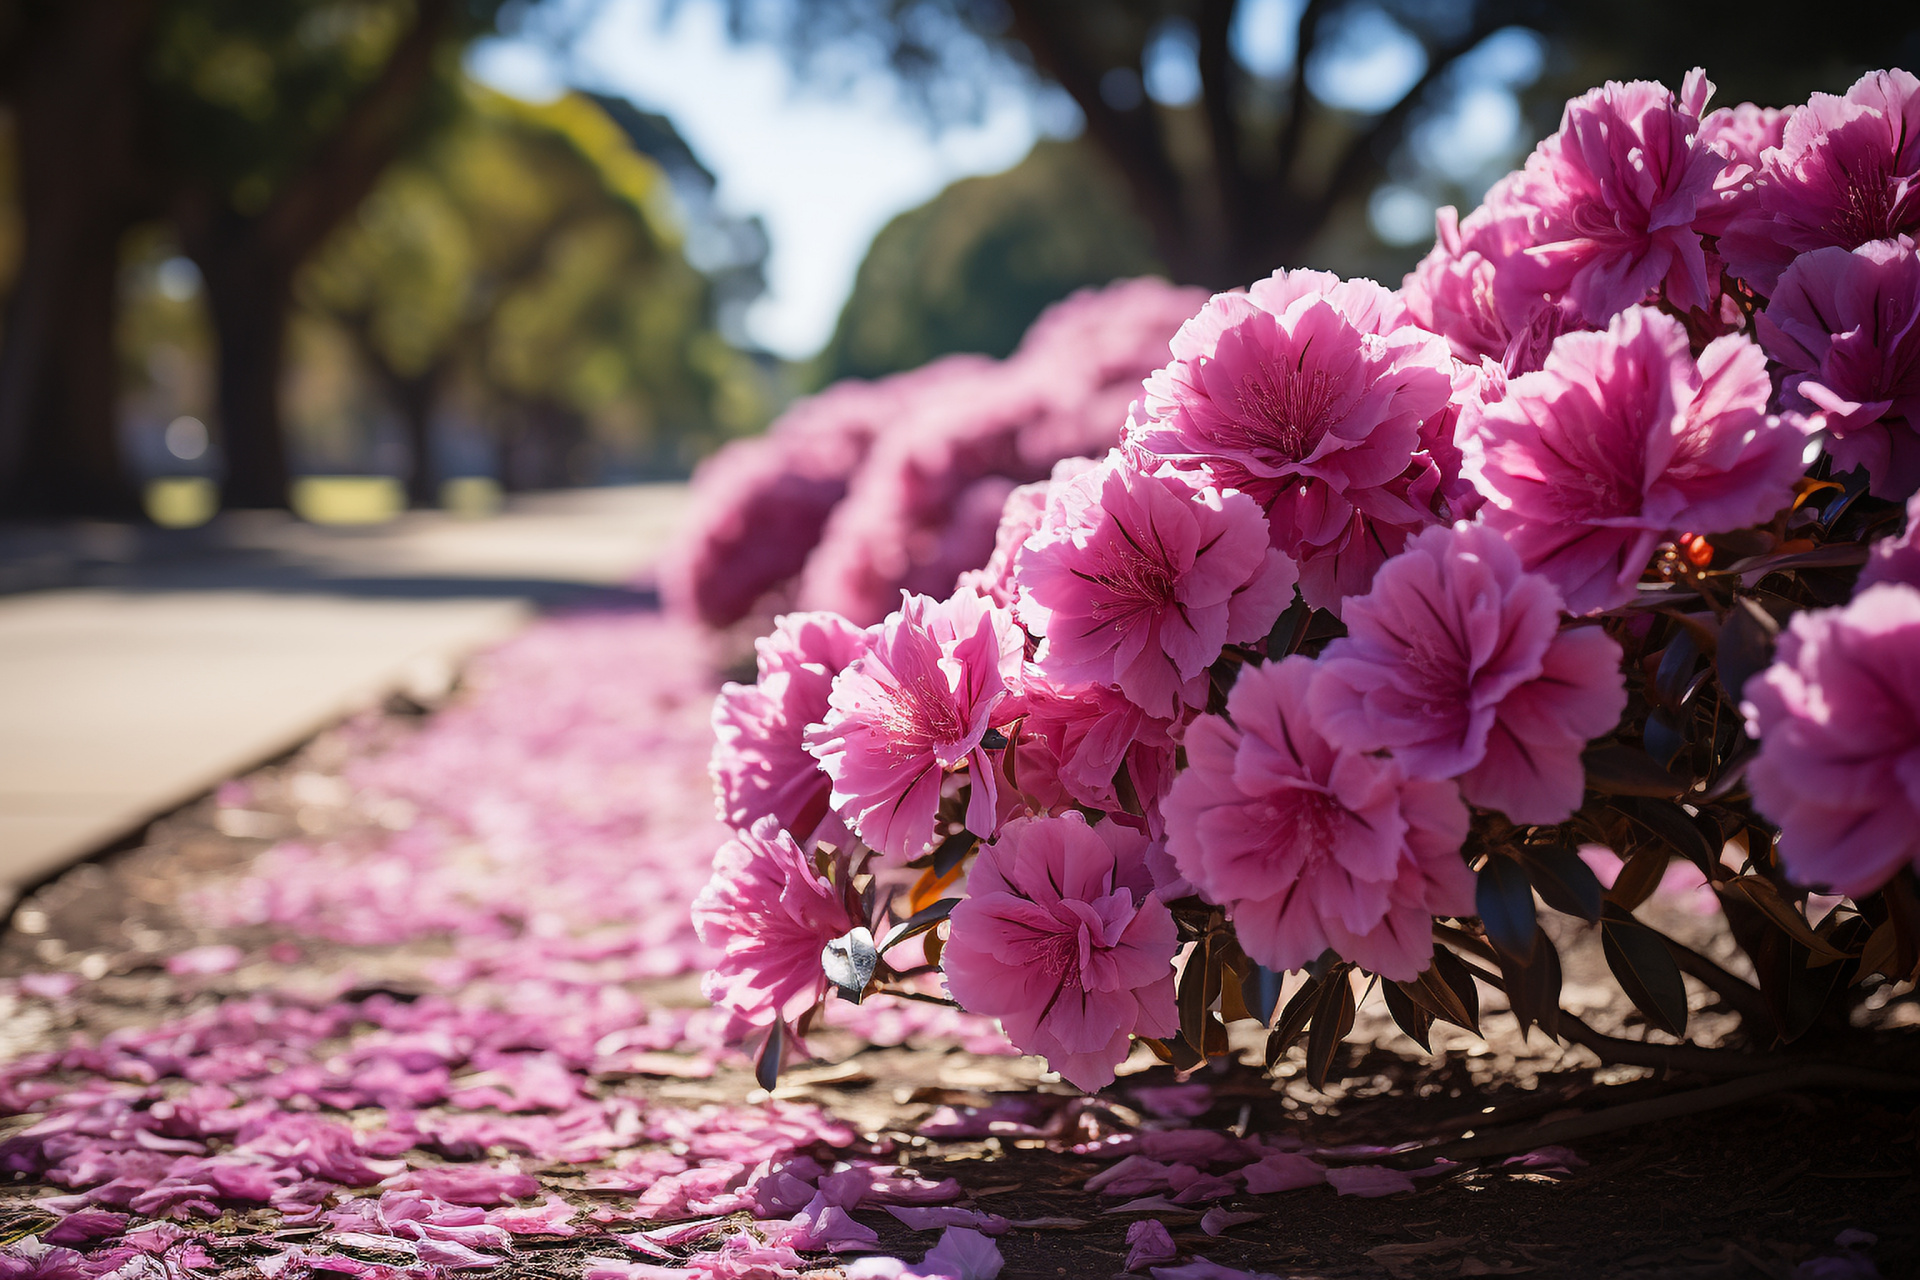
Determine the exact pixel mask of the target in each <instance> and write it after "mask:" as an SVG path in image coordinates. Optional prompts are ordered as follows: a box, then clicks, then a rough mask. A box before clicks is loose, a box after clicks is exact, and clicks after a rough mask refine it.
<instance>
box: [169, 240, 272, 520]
mask: <svg viewBox="0 0 1920 1280" xmlns="http://www.w3.org/2000/svg"><path fill="white" fill-rule="evenodd" d="M213 221H214V222H215V223H216V224H223V223H227V222H229V221H237V219H233V218H232V216H231V215H226V216H219V215H216V217H215V219H214V220H213ZM187 249H188V252H189V253H191V254H192V255H193V258H194V261H195V262H197V263H199V265H200V273H201V275H202V276H203V277H204V278H205V280H206V283H207V307H208V310H209V311H210V312H211V313H212V317H213V329H214V334H215V336H216V337H217V338H218V340H219V377H218V380H217V382H216V384H215V389H216V397H217V400H218V404H219V414H220V442H221V447H222V449H223V450H224V451H225V453H226V463H227V478H226V484H225V486H224V489H223V491H222V494H221V501H222V504H223V505H225V506H228V507H239V508H247V507H285V506H286V505H287V483H288V479H289V477H288V472H287V448H286V437H285V436H284V434H283V433H282V431H281V425H280V371H281V367H282V362H283V357H284V356H285V354H286V343H287V307H288V302H289V299H290V297H291V293H292V290H291V287H290V277H291V275H292V272H291V270H290V269H289V268H288V267H286V266H285V265H284V264H281V263H277V262H273V261H271V260H265V255H262V254H260V253H258V252H255V251H254V245H253V243H252V239H251V237H249V236H248V235H247V234H246V231H245V230H244V229H243V228H235V227H227V226H222V228H221V231H220V232H218V233H214V234H212V235H209V234H206V233H205V232H204V231H203V232H201V233H199V234H195V235H193V236H191V237H190V238H189V239H188V243H187Z"/></svg>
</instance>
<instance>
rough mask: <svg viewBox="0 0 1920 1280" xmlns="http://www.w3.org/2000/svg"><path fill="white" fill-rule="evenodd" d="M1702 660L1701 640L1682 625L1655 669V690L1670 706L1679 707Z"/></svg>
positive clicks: (1663, 652) (1661, 655) (1662, 653)
mask: <svg viewBox="0 0 1920 1280" xmlns="http://www.w3.org/2000/svg"><path fill="white" fill-rule="evenodd" d="M1699 661H1700V642H1699V641H1698V640H1696V639H1695V638H1694V634H1693V632H1692V631H1691V630H1689V629H1688V628H1686V627H1681V628H1680V629H1679V631H1678V634H1676V635H1675V636H1674V637H1673V639H1672V640H1671V641H1669V642H1668V643H1667V647H1666V648H1665V649H1664V650H1663V651H1662V652H1661V654H1660V665H1659V666H1658V667H1657V668H1655V669H1654V673H1653V690H1654V692H1655V693H1656V694H1657V695H1659V698H1660V700H1661V701H1662V702H1663V703H1665V704H1666V705H1667V706H1669V707H1673V708H1678V707H1679V706H1680V704H1681V702H1682V701H1683V699H1684V698H1685V696H1686V692H1687V686H1688V685H1689V684H1690V683H1692V681H1693V669H1694V667H1695V666H1696V665H1697V664H1698V663H1699Z"/></svg>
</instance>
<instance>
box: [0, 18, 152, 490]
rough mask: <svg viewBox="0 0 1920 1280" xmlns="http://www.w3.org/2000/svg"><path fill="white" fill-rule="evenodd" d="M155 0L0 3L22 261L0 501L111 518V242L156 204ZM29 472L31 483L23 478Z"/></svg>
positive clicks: (117, 478)
mask: <svg viewBox="0 0 1920 1280" xmlns="http://www.w3.org/2000/svg"><path fill="white" fill-rule="evenodd" d="M158 8H159V0H0V100H4V102H5V104H6V106H7V107H8V108H9V110H10V113H11V115H12V118H13V135H14V143H15V146H14V152H15V157H16V165H15V170H14V172H15V183H16V187H17V191H18V199H19V208H20V220H21V225H22V231H21V245H20V269H19V270H18V272H17V273H16V274H15V276H14V279H13V282H12V283H13V287H12V291H11V293H10V294H9V296H8V298H7V307H6V322H5V331H4V333H5V340H4V345H3V346H0V508H3V507H12V508H14V509H18V510H29V511H61V512H69V511H70V512H83V513H88V514H100V515H123V514H127V513H128V512H130V511H131V510H132V509H133V495H132V493H131V490H130V489H129V488H128V486H127V483H126V481H125V479H124V477H123V474H122V471H121V467H120V461H119V455H118V452H117V449H116V442H115V438H114V423H113V412H114V404H113V400H114V369H115V353H114V342H113V318H114V306H115V285H116V280H117V265H118V260H119V246H120V239H121V237H122V235H124V234H125V232H126V231H127V229H128V228H129V227H130V226H132V225H133V224H134V223H135V222H136V221H138V220H140V219H142V218H145V217H151V216H153V215H155V214H156V213H157V212H158V211H159V202H158V201H157V200H156V198H155V192H154V188H153V171H152V168H151V159H152V144H153V138H152V135H151V132H150V127H151V125H152V116H151V113H150V110H149V107H150V103H149V101H148V99H147V95H146V92H145V84H144V82H145V75H144V68H145V56H146V51H147V48H148V42H149V40H150V38H151V34H152V30H153V25H154V22H155V19H156V14H157V11H158ZM29 478H30V479H29Z"/></svg>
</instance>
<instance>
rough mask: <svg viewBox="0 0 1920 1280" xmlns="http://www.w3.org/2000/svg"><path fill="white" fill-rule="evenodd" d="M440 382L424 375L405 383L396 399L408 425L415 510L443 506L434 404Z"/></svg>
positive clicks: (409, 480)
mask: <svg viewBox="0 0 1920 1280" xmlns="http://www.w3.org/2000/svg"><path fill="white" fill-rule="evenodd" d="M435 383H436V379H434V378H433V377H431V376H429V375H426V374H422V375H421V376H419V377H415V378H407V379H404V380H402V381H401V382H400V383H399V385H398V386H397V387H396V392H397V394H396V395H395V397H394V398H395V399H396V400H397V401H398V402H399V404H400V415H401V417H402V418H403V419H404V420H405V421H406V425H407V452H408V454H409V455H410V456H411V459H412V470H410V471H409V472H407V503H408V505H410V506H414V507H437V506H439V505H440V489H439V485H438V484H437V483H436V482H437V481H438V480H439V478H440V477H439V473H438V472H437V471H436V470H435V469H434V465H433V404H434V399H435V396H434V389H435Z"/></svg>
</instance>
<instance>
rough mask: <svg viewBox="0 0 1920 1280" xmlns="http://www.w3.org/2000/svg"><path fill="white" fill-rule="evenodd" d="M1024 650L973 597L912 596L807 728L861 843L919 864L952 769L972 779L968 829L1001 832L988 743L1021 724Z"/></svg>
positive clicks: (840, 809)
mask: <svg viewBox="0 0 1920 1280" xmlns="http://www.w3.org/2000/svg"><path fill="white" fill-rule="evenodd" d="M1025 653H1026V637H1025V636H1024V635H1022V634H1021V631H1020V628H1019V627H1018V626H1017V625H1015V623H1014V621H1013V614H1012V613H1011V612H1009V611H1008V610H1006V609H1002V608H998V607H996V606H994V605H993V604H992V603H991V602H990V601H988V600H986V599H984V598H982V597H980V596H978V595H975V594H974V593H972V592H970V591H961V592H957V593H955V594H954V595H953V596H952V597H950V598H949V599H946V600H940V601H936V600H932V599H929V598H928V597H926V596H912V595H905V594H904V593H903V595H902V598H901V603H900V609H899V610H898V611H897V612H896V613H894V614H893V615H892V616H891V617H889V618H888V619H887V620H886V621H885V622H884V623H882V624H880V628H879V634H878V635H877V636H876V637H875V638H874V641H873V645H872V647H871V648H870V649H869V650H868V651H867V652H866V653H865V654H864V655H862V656H861V657H860V658H859V659H857V660H856V661H855V662H854V663H853V664H852V665H851V666H849V667H848V668H847V669H846V670H845V671H842V672H841V673H840V674H839V675H838V676H836V677H834V681H833V689H832V692H831V693H830V694H829V696H828V705H829V710H828V712H827V716H826V719H825V721H824V722H822V723H821V724H817V725H814V726H813V727H811V728H809V729H808V730H807V733H806V744H807V750H808V751H810V752H811V753H812V754H813V756H814V758H815V759H817V760H819V761H820V765H821V767H822V768H823V769H825V770H826V772H827V776H828V777H830V778H832V779H833V793H832V804H833V809H834V811H835V812H836V813H838V814H839V815H840V816H841V817H842V819H844V820H845V821H846V823H847V825H848V826H850V827H852V828H853V829H854V831H856V832H858V833H859V835H860V838H861V839H862V840H864V841H866V842H867V843H868V844H869V845H871V846H872V847H873V848H875V849H877V850H879V851H880V852H882V853H885V854H889V855H891V856H893V857H895V858H899V859H902V860H906V859H911V858H916V857H918V856H919V855H920V854H921V852H922V851H923V850H925V849H926V848H927V847H928V846H929V845H930V844H932V843H933V837H934V830H935V820H936V817H937V815H938V812H939V808H940V789H941V786H942V783H943V782H944V780H945V777H946V774H947V773H948V772H949V771H951V770H955V769H958V768H960V767H961V766H962V765H965V766H967V767H968V768H969V770H970V772H971V777H972V782H973V794H972V799H971V802H970V803H969V806H968V809H967V825H968V828H969V829H970V830H972V831H974V832H975V833H977V834H979V835H983V836H985V835H991V834H992V832H993V827H994V806H995V804H996V803H997V797H996V795H995V790H994V785H995V784H994V766H993V762H992V760H991V759H990V757H989V756H988V755H987V752H986V750H985V748H983V747H982V746H981V745H980V740H981V738H982V737H984V736H985V734H986V732H987V730H988V729H991V728H995V727H997V726H998V725H1000V724H1003V723H1005V722H1006V721H1007V720H1010V719H1011V718H1012V714H1011V712H1012V710H1013V708H1012V706H1011V704H1010V703H1009V697H1010V695H1012V694H1014V693H1016V692H1017V691H1018V688H1019V682H1020V667H1021V662H1022V659H1023V658H1024V656H1025ZM1002 711H1006V712H1008V714H1005V715H1002V714H1000V713H1001V712H1002Z"/></svg>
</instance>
